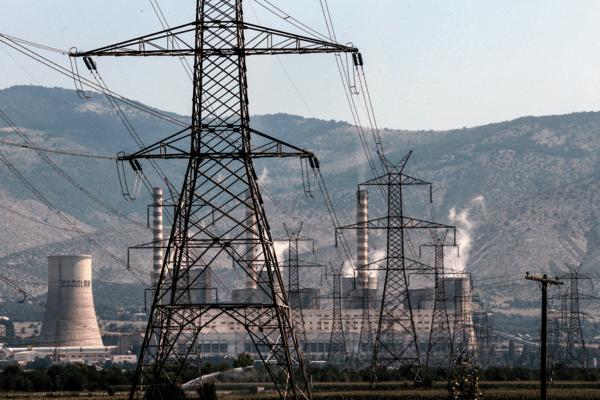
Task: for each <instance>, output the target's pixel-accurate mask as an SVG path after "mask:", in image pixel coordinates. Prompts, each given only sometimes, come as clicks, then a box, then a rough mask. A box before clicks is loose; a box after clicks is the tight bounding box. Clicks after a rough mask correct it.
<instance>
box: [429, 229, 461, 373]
mask: <svg viewBox="0 0 600 400" xmlns="http://www.w3.org/2000/svg"><path fill="white" fill-rule="evenodd" d="M447 234H448V231H444V232H443V233H441V234H438V233H437V232H435V231H432V232H431V238H432V241H431V243H429V244H425V245H422V246H421V247H433V249H434V251H435V273H434V277H435V289H434V290H435V291H434V300H433V315H432V318H431V328H430V332H429V345H428V347H427V358H426V362H425V365H427V366H428V367H434V368H437V367H442V368H446V369H451V368H452V365H453V361H454V355H455V354H454V346H453V343H452V332H451V330H450V328H451V325H450V318H449V316H448V310H447V307H446V301H447V299H446V289H445V285H444V279H445V271H444V247H447V246H452V247H453V246H455V244H454V243H447V242H446V236H447Z"/></svg>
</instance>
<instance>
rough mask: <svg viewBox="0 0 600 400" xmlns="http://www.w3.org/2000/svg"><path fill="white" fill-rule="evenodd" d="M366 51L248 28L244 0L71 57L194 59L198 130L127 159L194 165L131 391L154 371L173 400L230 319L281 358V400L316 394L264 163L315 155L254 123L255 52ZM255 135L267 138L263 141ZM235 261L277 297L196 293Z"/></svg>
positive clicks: (270, 358)
mask: <svg viewBox="0 0 600 400" xmlns="http://www.w3.org/2000/svg"><path fill="white" fill-rule="evenodd" d="M357 51H358V50H357V49H356V48H351V47H347V46H343V45H340V44H338V43H332V42H328V41H324V40H319V39H315V38H311V37H305V36H299V35H295V34H290V33H286V32H282V31H277V30H273V29H269V28H264V27H261V26H258V25H253V24H249V23H246V22H244V18H243V10H242V1H241V0H197V3H196V16H195V18H194V21H193V22H191V23H188V24H185V25H181V26H178V27H174V28H171V29H167V30H164V31H160V32H157V33H153V34H150V35H146V36H142V37H138V38H135V39H132V40H127V41H124V42H120V43H117V44H114V45H110V46H106V47H102V48H99V49H96V50H92V51H86V52H75V53H71V56H73V57H93V56H168V57H183V56H190V57H194V76H193V100H192V101H193V103H192V118H191V124H190V127H189V129H185V130H183V131H180V132H177V133H176V134H174V135H172V136H169V137H167V138H165V139H163V140H161V141H159V142H157V143H154V144H153V145H150V146H148V147H146V148H144V149H142V150H141V151H138V152H136V153H134V154H132V155H129V156H124V157H120V158H119V159H120V161H134V160H137V159H184V160H187V161H188V166H187V170H186V173H185V177H184V179H183V184H182V188H181V191H180V193H179V199H178V201H177V203H176V207H175V212H174V216H173V226H172V229H171V234H170V237H169V241H168V245H167V248H166V251H165V262H164V264H163V267H162V271H161V275H160V277H159V280H158V282H157V290H156V294H155V296H154V299H153V304H152V309H151V315H150V319H149V322H148V327H147V329H146V336H145V339H144V343H143V346H142V353H141V356H140V360H139V363H138V368H137V370H136V375H135V378H134V384H133V386H132V390H131V393H130V398H134V397H135V395H136V390H137V388H138V387H139V382H140V379H141V378H142V376H144V377H145V379H144V382H150V385H149V386H148V388H147V391H146V392H145V393H143V395H144V397H145V398H151V399H154V398H168V397H169V395H170V394H171V393H172V390H173V386H175V385H176V383H175V382H176V380H177V378H178V377H179V375H180V373H181V371H182V368H183V367H184V365H185V362H186V360H187V359H188V358H189V357H190V356H191V354H192V353H193V352H194V349H195V348H196V346H195V344H196V342H197V337H198V334H199V333H200V332H201V331H202V330H203V328H205V327H206V326H207V325H208V324H209V323H210V322H211V321H213V320H214V319H215V318H217V317H219V316H220V315H223V314H225V315H228V316H229V317H230V318H232V319H234V320H236V321H238V322H239V323H240V324H242V325H243V326H244V327H245V328H246V331H247V332H248V335H249V337H250V339H251V340H252V342H253V344H254V346H255V347H256V349H257V351H258V352H259V359H260V360H262V361H263V362H265V363H269V364H275V365H276V368H268V371H269V373H270V374H271V378H272V379H273V382H274V384H275V388H276V390H277V391H278V393H279V395H280V396H281V397H288V396H291V397H293V398H300V397H304V398H311V397H312V396H311V393H310V389H309V386H308V379H307V374H306V371H305V368H304V363H303V360H302V357H301V355H300V349H299V344H298V340H297V337H296V334H295V331H294V325H293V319H292V317H291V313H290V306H289V302H288V297H287V294H286V292H285V288H284V284H283V279H282V275H281V273H280V271H279V268H278V267H277V260H276V256H275V251H274V247H273V241H272V238H271V232H270V228H269V224H268V222H267V219H266V215H265V209H264V205H263V200H262V197H261V194H260V191H259V188H258V185H257V176H256V172H255V169H254V165H253V160H254V159H255V158H265V157H305V158H306V157H313V155H312V154H311V153H309V152H307V151H304V150H301V149H299V148H297V147H294V146H291V145H288V144H286V143H283V142H281V141H279V140H277V139H275V138H272V137H270V136H267V135H264V134H261V133H260V132H257V131H255V130H253V129H251V128H250V115H249V111H248V84H247V78H246V71H247V68H246V56H248V55H255V54H269V55H271V54H306V53H339V52H352V53H356V52H357ZM252 138H254V139H255V140H257V142H258V143H257V144H258V145H252V140H251V139H252ZM247 192H249V196H247V195H246V193H247ZM248 210H250V212H248ZM248 214H249V215H250V217H248ZM248 253H251V254H252V257H246V255H247V254H248ZM249 258H252V260H249ZM231 259H233V261H234V263H235V265H236V266H237V267H238V268H241V269H242V270H243V272H244V273H246V274H247V275H248V276H249V279H252V280H254V281H255V283H256V287H257V288H258V290H262V291H263V292H264V296H265V298H266V299H268V300H266V301H263V302H260V303H214V302H212V301H205V302H193V301H192V302H190V301H188V300H187V299H189V298H191V297H190V296H189V292H190V291H193V290H194V287H195V284H196V282H197V280H198V279H201V276H202V274H203V272H204V271H205V270H206V269H207V268H208V267H211V266H216V265H227V264H229V263H231ZM193 269H197V271H195V272H194V273H192V270H193ZM190 277H193V278H191V279H190ZM192 297H193V296H192ZM155 336H157V337H155Z"/></svg>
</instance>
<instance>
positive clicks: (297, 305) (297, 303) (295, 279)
mask: <svg viewBox="0 0 600 400" xmlns="http://www.w3.org/2000/svg"><path fill="white" fill-rule="evenodd" d="M283 226H284V228H285V232H286V236H285V237H283V238H279V239H275V241H285V242H288V260H287V261H286V262H283V263H281V264H282V265H283V266H284V267H288V271H289V275H288V298H289V301H290V307H291V309H292V319H293V321H294V328H295V329H296V334H297V335H298V340H299V342H300V345H301V347H302V348H303V349H306V358H307V360H308V362H309V363H310V349H309V346H308V341H307V339H306V327H305V324H304V316H303V315H302V297H301V291H300V267H302V268H308V267H316V268H322V267H325V266H324V265H320V264H315V263H311V262H307V261H301V260H300V259H299V257H298V246H299V242H313V250H314V241H313V239H311V238H307V237H304V236H301V235H300V231H301V230H302V223H301V224H300V226H299V227H298V229H296V230H293V229H291V228H288V226H287V225H285V224H283Z"/></svg>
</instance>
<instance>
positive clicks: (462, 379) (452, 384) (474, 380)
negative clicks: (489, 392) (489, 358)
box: [448, 352, 483, 400]
mask: <svg viewBox="0 0 600 400" xmlns="http://www.w3.org/2000/svg"><path fill="white" fill-rule="evenodd" d="M454 365H456V366H457V367H458V368H459V370H458V372H456V371H455V372H453V373H452V377H451V378H450V379H449V380H448V395H449V396H448V397H449V398H450V399H453V400H481V399H483V393H482V392H481V389H479V378H478V377H477V370H476V369H473V370H469V366H470V365H471V361H469V355H468V354H466V353H464V352H463V353H462V354H461V355H460V356H458V358H457V359H456V360H454Z"/></svg>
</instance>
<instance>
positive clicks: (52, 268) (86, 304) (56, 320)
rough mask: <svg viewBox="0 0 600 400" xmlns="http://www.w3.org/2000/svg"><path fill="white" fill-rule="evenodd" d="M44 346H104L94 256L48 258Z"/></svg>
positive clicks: (41, 338)
mask: <svg viewBox="0 0 600 400" xmlns="http://www.w3.org/2000/svg"><path fill="white" fill-rule="evenodd" d="M46 305H47V306H48V308H47V309H46V312H45V313H44V322H43V323H42V331H41V333H40V337H39V344H40V345H41V346H45V347H48V346H61V347H64V346H102V345H103V344H102V338H101V337H100V331H99V330H98V321H97V320H96V310H95V308H94V298H93V296H92V256H85V255H79V256H50V257H48V301H47V303H46Z"/></svg>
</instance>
